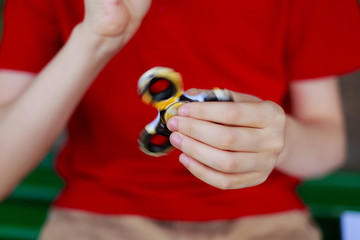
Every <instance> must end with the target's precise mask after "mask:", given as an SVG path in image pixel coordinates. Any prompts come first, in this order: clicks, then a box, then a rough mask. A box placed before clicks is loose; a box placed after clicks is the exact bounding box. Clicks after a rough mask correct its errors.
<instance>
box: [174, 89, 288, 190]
mask: <svg viewBox="0 0 360 240" xmlns="http://www.w3.org/2000/svg"><path fill="white" fill-rule="evenodd" d="M232 95H233V98H234V102H201V103H199V102H194V103H187V104H185V105H183V106H181V107H180V108H179V111H178V116H175V117H172V118H171V119H169V121H168V123H167V126H168V128H169V129H170V130H171V131H173V133H172V134H171V136H170V141H171V143H172V144H173V145H174V146H175V147H176V148H178V149H180V150H181V151H182V152H183V153H182V154H181V155H180V161H181V162H182V163H183V165H184V166H185V167H186V168H187V169H188V170H189V171H190V172H191V173H192V174H193V175H195V176H196V177H197V178H199V179H201V180H202V181H204V182H206V183H208V184H210V185H212V186H215V187H217V188H220V189H237V188H245V187H250V186H255V185H258V184H261V183H262V182H264V181H265V180H266V179H267V177H268V176H269V174H270V173H271V171H272V170H273V169H274V167H275V164H276V162H277V159H278V157H279V154H280V153H281V151H282V149H283V147H284V138H285V122H286V114H285V113H284V111H283V109H282V108H281V107H280V106H279V105H277V104H275V103H274V102H271V101H262V100H261V99H259V98H257V97H254V96H251V95H246V94H241V93H235V92H232Z"/></svg>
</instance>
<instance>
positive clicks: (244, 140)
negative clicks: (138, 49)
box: [0, 0, 345, 200]
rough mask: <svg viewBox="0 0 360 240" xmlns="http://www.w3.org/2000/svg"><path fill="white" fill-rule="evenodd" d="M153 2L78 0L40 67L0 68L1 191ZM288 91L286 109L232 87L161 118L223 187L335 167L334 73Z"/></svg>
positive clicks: (189, 161) (208, 177)
mask: <svg viewBox="0 0 360 240" xmlns="http://www.w3.org/2000/svg"><path fill="white" fill-rule="evenodd" d="M150 4H151V1H150V0H85V7H86V8H85V9H86V13H85V18H84V21H83V22H81V23H80V24H78V25H77V26H76V27H75V28H74V30H73V32H72V34H71V36H70V38H69V41H68V42H67V43H66V44H65V46H64V47H63V48H62V49H61V50H60V51H59V53H58V54H57V55H56V56H55V57H54V59H52V61H51V62H50V63H49V64H48V65H47V66H46V67H45V68H44V69H43V70H42V71H41V72H40V73H39V74H37V75H35V74H33V73H29V72H21V71H9V70H0V178H1V179H0V200H3V199H5V198H6V197H7V196H8V195H9V194H10V193H11V192H12V190H13V189H14V188H15V187H16V186H17V184H18V183H19V182H20V181H21V180H22V179H23V178H24V177H25V176H26V175H27V174H28V173H29V172H30V171H31V170H33V169H34V168H35V167H36V166H37V165H38V164H39V163H40V161H41V159H42V158H43V157H44V155H45V154H46V153H47V152H48V150H49V148H50V147H51V145H52V143H53V142H54V140H55V139H56V137H57V136H58V135H59V134H60V132H61V131H62V129H63V128H64V127H65V125H66V122H67V121H68V119H69V117H70V116H71V114H72V112H73V111H74V109H75V107H76V105H77V104H78V103H79V101H80V100H81V98H82V96H83V95H84V93H85V92H86V90H87V89H88V88H89V86H90V85H91V84H92V82H93V80H94V79H95V78H96V76H97V75H98V74H99V72H100V71H101V70H102V69H103V67H104V66H105V65H106V64H107V63H108V61H109V60H110V59H111V58H112V57H113V56H114V55H115V54H117V53H118V52H119V51H121V49H122V48H123V47H124V45H126V43H127V42H128V41H129V39H130V38H131V37H132V36H133V34H134V33H135V31H136V30H137V29H138V27H139V26H140V24H141V21H142V19H143V17H144V16H145V14H146V13H147V11H148V9H149V6H150ZM74 51H76V52H77V54H76V55H73V52H74ZM63 69H67V71H62V70H63ZM54 82H56V83H57V84H54ZM290 92H291V96H292V102H293V108H294V111H293V114H292V115H291V116H290V115H287V114H285V113H284V111H283V110H282V108H281V107H280V106H278V105H277V104H275V103H273V102H270V101H264V100H261V99H259V98H257V97H255V96H250V95H246V94H241V93H235V92H234V93H233V96H234V99H235V102H233V103H189V104H185V105H184V106H182V107H181V108H180V109H179V116H176V117H173V118H171V119H170V120H169V121H168V127H169V128H170V129H172V130H173V131H174V133H173V134H172V135H171V142H172V144H174V146H175V147H177V148H179V149H180V150H181V151H182V152H183V154H181V155H180V161H181V162H182V163H183V164H184V166H185V167H186V168H187V169H189V171H190V172H191V173H193V174H194V175H195V176H196V177H198V178H199V179H200V180H202V181H205V182H207V183H208V184H210V185H213V186H215V187H218V188H221V189H234V188H244V187H250V186H254V185H257V184H260V183H262V182H263V181H265V180H266V178H267V177H268V175H269V174H270V173H271V171H272V170H273V169H274V168H275V167H276V168H277V169H279V170H280V171H283V172H285V173H288V174H290V175H294V176H298V177H314V176H319V175H322V174H325V173H328V172H330V171H331V170H333V169H335V168H336V167H339V166H340V165H341V164H342V162H343V159H344V152H345V150H344V149H345V140H344V139H345V138H344V127H343V119H342V110H341V104H340V97H339V94H338V91H337V84H336V78H332V77H329V78H326V79H321V80H319V81H298V82H293V83H292V84H291V86H290ZM24 116H26V117H24ZM219 116H222V117H221V118H219Z"/></svg>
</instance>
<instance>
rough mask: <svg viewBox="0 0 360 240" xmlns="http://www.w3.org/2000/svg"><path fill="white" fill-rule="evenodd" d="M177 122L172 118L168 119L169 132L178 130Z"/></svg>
mask: <svg viewBox="0 0 360 240" xmlns="http://www.w3.org/2000/svg"><path fill="white" fill-rule="evenodd" d="M178 123H179V122H178V120H177V119H176V118H174V117H172V118H170V119H169V120H168V122H167V127H168V128H169V130H170V131H172V132H174V131H176V130H177V129H178Z"/></svg>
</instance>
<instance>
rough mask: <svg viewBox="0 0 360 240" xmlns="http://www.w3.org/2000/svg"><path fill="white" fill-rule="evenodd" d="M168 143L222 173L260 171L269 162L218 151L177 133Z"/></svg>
mask: <svg viewBox="0 0 360 240" xmlns="http://www.w3.org/2000/svg"><path fill="white" fill-rule="evenodd" d="M170 141H171V143H172V144H173V145H174V146H175V147H176V148H178V149H180V150H181V151H182V152H183V153H185V154H186V155H188V156H190V157H192V158H193V159H196V160H198V161H199V162H201V163H202V164H204V165H206V166H207V167H209V168H212V169H214V170H217V171H220V172H224V173H239V172H243V173H244V172H251V171H261V170H264V169H267V167H266V163H268V162H269V161H261V160H264V159H265V157H264V156H263V155H262V154H257V153H250V152H230V151H223V150H219V149H217V148H213V147H211V146H209V145H206V144H204V143H201V142H199V141H196V140H194V139H192V138H189V137H187V136H185V135H182V134H181V133H177V132H176V133H173V134H171V136H170Z"/></svg>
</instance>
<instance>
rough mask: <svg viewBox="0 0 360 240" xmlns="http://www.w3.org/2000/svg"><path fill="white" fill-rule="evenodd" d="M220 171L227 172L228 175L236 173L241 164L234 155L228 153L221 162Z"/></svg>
mask: <svg viewBox="0 0 360 240" xmlns="http://www.w3.org/2000/svg"><path fill="white" fill-rule="evenodd" d="M219 168H220V171H223V172H226V173H233V172H236V170H237V169H238V168H239V162H238V160H237V158H236V157H235V156H234V154H231V153H226V156H225V157H224V159H223V161H221V162H220V166H219Z"/></svg>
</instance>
